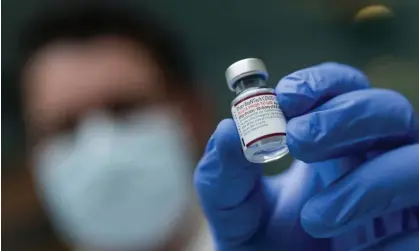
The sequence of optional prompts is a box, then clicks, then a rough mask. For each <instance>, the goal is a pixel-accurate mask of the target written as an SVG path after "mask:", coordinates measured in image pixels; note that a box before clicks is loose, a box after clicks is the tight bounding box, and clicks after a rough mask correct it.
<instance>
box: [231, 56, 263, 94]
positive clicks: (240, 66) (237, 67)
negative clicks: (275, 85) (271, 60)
mask: <svg viewBox="0 0 419 251" xmlns="http://www.w3.org/2000/svg"><path fill="white" fill-rule="evenodd" d="M251 75H260V76H261V77H263V78H264V79H265V80H267V79H268V71H267V70H266V66H265V64H264V63H263V61H262V60H260V59H258V58H246V59H242V60H240V61H237V62H235V63H234V64H232V65H230V66H229V67H228V68H227V70H226V73H225V76H226V80H227V85H228V88H229V89H230V90H232V91H234V89H235V84H236V82H237V81H239V80H240V79H242V78H244V77H247V76H251Z"/></svg>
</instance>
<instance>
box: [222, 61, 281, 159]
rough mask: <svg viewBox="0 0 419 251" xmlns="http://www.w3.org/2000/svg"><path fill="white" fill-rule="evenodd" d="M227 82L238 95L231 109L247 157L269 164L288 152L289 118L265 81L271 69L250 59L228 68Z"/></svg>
mask: <svg viewBox="0 0 419 251" xmlns="http://www.w3.org/2000/svg"><path fill="white" fill-rule="evenodd" d="M225 75H226V80H227V85H228V87H229V88H230V90H231V91H233V92H235V93H236V94H237V97H236V98H235V99H234V100H233V101H232V102H231V112H232V114H233V119H234V122H235V123H236V127H237V131H238V132H239V135H240V141H241V144H242V149H243V153H244V156H245V157H246V159H247V160H248V161H250V162H253V163H267V162H271V161H274V160H277V159H280V158H281V157H283V156H285V155H286V154H287V153H288V147H287V144H286V120H285V117H284V114H283V113H282V111H281V109H280V108H279V104H278V101H277V99H276V94H275V91H274V89H272V88H269V87H268V86H267V84H266V81H267V80H268V72H267V70H266V67H265V64H264V63H263V61H262V60H260V59H257V58H247V59H243V60H240V61H237V62H235V63H234V64H232V65H230V66H229V67H228V68H227V70H226V73H225Z"/></svg>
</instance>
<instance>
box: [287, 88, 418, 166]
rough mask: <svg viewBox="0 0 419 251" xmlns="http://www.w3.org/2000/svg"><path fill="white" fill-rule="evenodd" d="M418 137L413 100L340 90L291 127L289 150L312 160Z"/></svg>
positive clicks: (393, 94) (389, 94)
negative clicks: (338, 93) (342, 91)
mask: <svg viewBox="0 0 419 251" xmlns="http://www.w3.org/2000/svg"><path fill="white" fill-rule="evenodd" d="M418 135H419V133H418V125H417V121H416V118H415V114H414V111H413V108H412V106H411V104H410V103H409V101H408V100H407V99H406V98H405V97H403V96H402V95H401V94H399V93H397V92H395V91H390V90H385V89H368V90H360V91H354V92H350V93H346V94H342V95H340V96H338V97H335V98H333V99H331V100H329V101H328V102H326V103H325V104H323V105H321V106H319V107H318V108H316V109H315V110H313V111H312V112H310V113H308V114H305V115H302V116H300V117H296V118H293V119H291V120H290V121H289V122H288V125H287V144H288V147H289V150H290V153H291V154H292V155H293V156H294V157H295V158H297V159H299V160H302V161H304V162H308V163H311V162H318V161H324V160H327V159H331V158H338V157H344V156H348V155H366V153H367V152H370V151H373V150H374V151H377V150H388V149H393V148H395V147H398V146H400V145H405V144H411V143H414V142H417V139H418Z"/></svg>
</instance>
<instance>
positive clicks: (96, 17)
mask: <svg viewBox="0 0 419 251" xmlns="http://www.w3.org/2000/svg"><path fill="white" fill-rule="evenodd" d="M131 2H132V1H128V2H127V1H121V0H118V1H103V0H102V1H92V0H91V1H75V0H67V1H62V0H61V1H54V4H53V5H46V6H45V7H44V8H43V10H42V11H41V12H39V13H37V14H36V15H34V17H33V18H32V19H31V20H30V21H29V22H28V25H27V26H26V27H25V28H24V29H23V32H22V36H21V38H20V41H21V48H20V51H21V52H22V55H23V58H22V59H23V60H22V68H21V69H23V67H24V65H25V64H26V63H27V61H28V60H29V59H30V58H31V57H32V55H33V54H34V53H36V52H37V51H39V50H40V49H42V48H43V47H44V46H46V45H48V44H50V43H52V42H54V41H56V40H62V39H69V40H75V41H78V40H79V41H83V40H86V39H89V38H92V37H96V36H100V35H116V36H120V37H124V38H128V39H131V40H132V41H134V42H138V44H139V45H140V46H142V47H144V48H146V49H148V51H149V52H150V53H151V55H152V56H153V57H154V59H155V60H156V62H157V63H158V64H159V66H160V67H161V68H162V70H163V71H164V73H165V74H167V75H168V77H169V79H170V78H172V79H173V80H177V81H172V82H173V84H176V85H180V86H179V87H187V88H191V87H192V86H190V85H191V84H192V78H193V77H192V73H193V70H192V69H191V68H190V67H191V65H190V63H189V62H188V61H189V58H188V56H187V53H186V50H185V49H184V48H183V47H182V44H181V43H180V41H179V40H178V37H179V36H178V35H177V34H174V33H172V32H173V31H170V30H169V29H168V27H167V26H168V24H165V23H160V21H159V20H156V18H155V17H154V16H153V15H152V14H151V13H150V12H148V11H147V10H146V9H144V8H143V7H142V6H138V5H132V4H131ZM20 72H21V71H20ZM169 82H170V81H169ZM172 82H170V83H169V84H171V83H172Z"/></svg>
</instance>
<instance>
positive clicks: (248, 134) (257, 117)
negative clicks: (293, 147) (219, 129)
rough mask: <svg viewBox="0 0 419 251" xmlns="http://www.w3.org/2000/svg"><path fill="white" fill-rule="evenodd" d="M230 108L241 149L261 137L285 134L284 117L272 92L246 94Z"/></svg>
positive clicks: (244, 148)
mask: <svg viewBox="0 0 419 251" xmlns="http://www.w3.org/2000/svg"><path fill="white" fill-rule="evenodd" d="M231 110H232V113H233V119H234V121H235V123H236V126H237V130H238V132H239V135H240V140H241V143H242V147H243V150H246V149H247V148H248V147H249V146H251V145H252V144H253V143H255V142H257V141H259V140H261V139H264V138H269V137H272V136H279V135H285V132H286V122H285V118H284V115H283V113H282V111H281V109H280V108H279V104H278V101H277V100H276V95H275V94H274V93H270V92H266V93H258V94H255V95H251V96H248V97H246V98H243V99H242V100H239V101H237V102H236V103H235V104H234V105H233V107H232V108H231Z"/></svg>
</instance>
